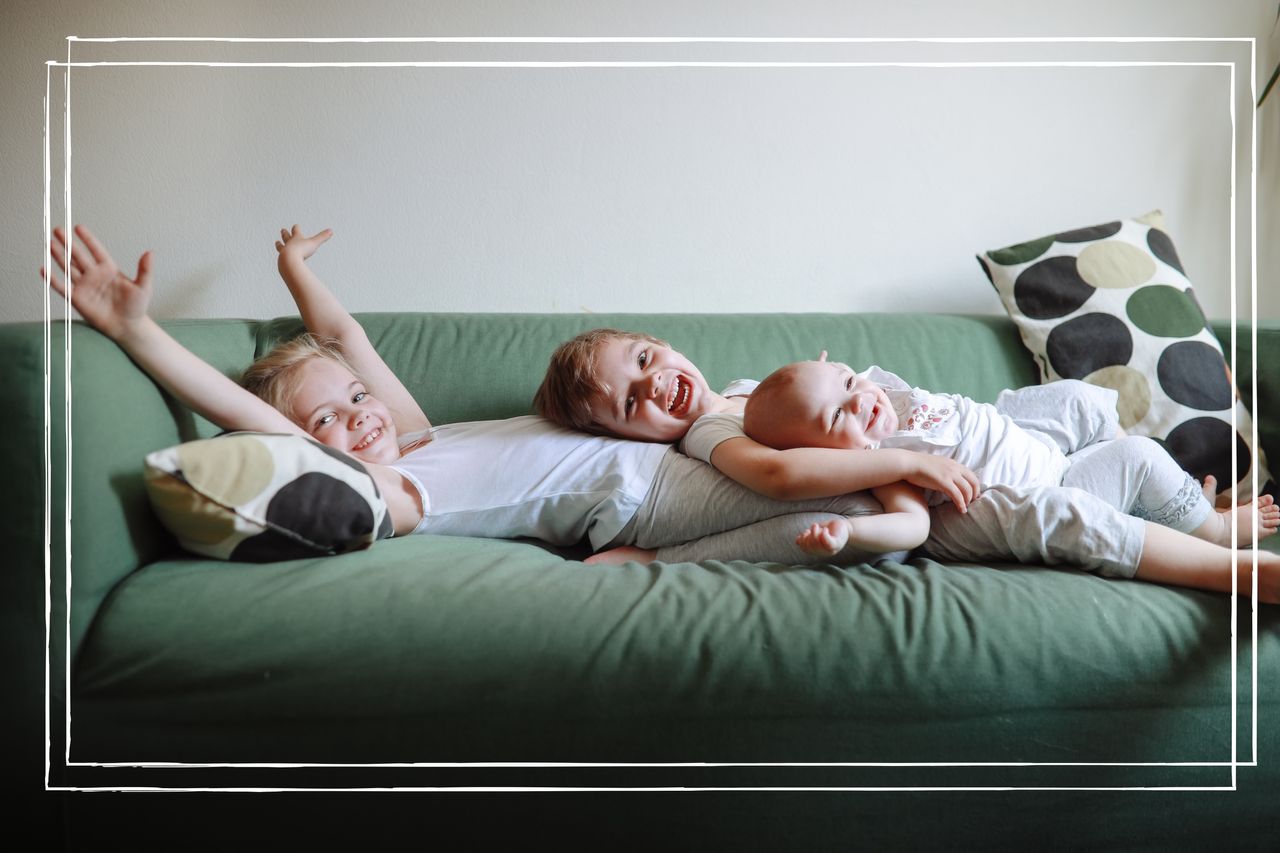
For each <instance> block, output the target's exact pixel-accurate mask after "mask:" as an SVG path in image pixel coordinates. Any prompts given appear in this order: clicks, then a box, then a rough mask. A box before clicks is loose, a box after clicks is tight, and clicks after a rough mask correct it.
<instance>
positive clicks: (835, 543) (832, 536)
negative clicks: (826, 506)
mask: <svg viewBox="0 0 1280 853" xmlns="http://www.w3.org/2000/svg"><path fill="white" fill-rule="evenodd" d="M849 533H850V528H849V520H848V519H847V518H833V519H831V520H830V521H827V522H824V523H821V524H819V523H818V522H814V523H813V524H811V525H809V527H808V529H806V530H805V531H804V532H803V533H801V534H800V535H799V536H797V537H796V544H797V545H799V546H800V550H802V551H804V552H805V553H806V554H812V555H814V556H815V557H830V556H832V555H834V554H839V553H840V552H841V551H843V550H844V546H845V545H848V544H849Z"/></svg>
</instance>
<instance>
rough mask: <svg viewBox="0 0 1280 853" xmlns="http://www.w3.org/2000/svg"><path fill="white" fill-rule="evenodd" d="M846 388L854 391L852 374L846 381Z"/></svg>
mask: <svg viewBox="0 0 1280 853" xmlns="http://www.w3.org/2000/svg"><path fill="white" fill-rule="evenodd" d="M844 390H846V391H852V390H853V376H852V375H851V376H850V377H849V378H848V379H846V380H845V381H844Z"/></svg>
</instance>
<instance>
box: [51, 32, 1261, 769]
mask: <svg viewBox="0 0 1280 853" xmlns="http://www.w3.org/2000/svg"><path fill="white" fill-rule="evenodd" d="M75 42H84V43H91V42H93V43H158V42H170V43H171V42H199V43H218V42H224V43H242V44H243V43H259V44H283V43H320V44H375V43H436V44H446V43H447V44H561V45H564V44H808V45H814V44H908V43H910V44H1035V43H1042V44H1085V43H1120V44H1152V43H1162V44H1168V43H1235V44H1243V43H1248V44H1249V46H1250V51H1249V62H1250V67H1249V87H1250V103H1252V102H1253V99H1254V97H1255V96H1256V94H1257V92H1256V85H1257V80H1256V75H1257V71H1256V65H1257V56H1256V54H1257V40H1256V39H1255V38H1252V37H1229V38H1217V37H1182V38H1176V37H1157V36H1094V37H1047V36H1046V37H1037V38H1013V37H989V38H979V37H973V38H968V37H920V38H873V37H867V38H857V37H849V38H843V37H821V38H769V37H762V38H737V37H670V38H668V37H621V36H619V37H612V36H601V37H531V36H508V37H471V36H438V37H421V38H419V37H385V38H342V37H335V38H249V37H229V38H206V37H130V36H125V37H103V38H80V37H77V36H68V37H67V59H66V61H65V62H60V61H56V60H50V61H48V62H47V63H46V77H45V96H44V135H43V141H44V152H43V154H44V157H43V162H44V223H43V230H42V234H43V235H44V237H43V238H42V245H41V255H42V256H43V254H44V252H45V250H46V249H45V244H44V243H43V240H44V239H47V238H48V235H49V233H50V230H51V225H52V215H51V175H52V170H51V159H50V158H51V154H50V91H51V79H52V74H53V69H54V68H62V69H64V78H65V84H64V93H63V94H64V115H63V134H64V135H63V156H64V163H63V179H64V180H63V190H64V202H63V203H64V216H65V225H64V227H65V229H66V232H67V233H68V234H70V233H71V221H72V217H71V69H72V68H94V67H108V66H149V67H193V66H203V67H241V68H243V67H263V68H266V67H288V68H352V67H375V68H378V67H423V68H573V67H587V68H706V67H718V68H871V67H893V68H973V67H985V68H1019V67H1022V68H1026V67H1031V68H1035V67H1043V68H1048V67H1055V68H1057V67H1141V66H1200V67H1223V68H1230V69H1231V73H1230V74H1229V87H1228V97H1229V99H1230V101H1229V104H1230V117H1231V170H1230V173H1231V187H1230V237H1229V240H1230V261H1229V263H1230V279H1229V281H1230V285H1229V286H1230V288H1231V293H1230V324H1231V346H1230V350H1231V352H1230V359H1229V366H1230V368H1231V371H1232V375H1234V374H1235V367H1236V352H1237V349H1238V346H1237V337H1236V336H1237V317H1238V309H1237V265H1238V263H1237V261H1238V259H1237V254H1236V253H1237V230H1236V229H1237V221H1236V220H1237V215H1236V214H1237V207H1238V204H1237V199H1236V185H1237V183H1238V175H1237V147H1238V141H1237V120H1236V100H1237V95H1236V74H1237V66H1238V62H1237V61H1235V60H1231V61H1173V60H1159V61H1141V60H1124V61H1120V60H1091V61H1067V60H1061V61H1052V60H1049V61H945V62H924V61H907V62H903V61H863V62H829V61H828V62H792V61H756V62H751V61H616V60H588V61H545V60H543V61H416V62H415V61H404V62H234V61H221V62H184V61H91V62H73V61H72V56H71V48H72V44H73V43H75ZM1250 129H1251V137H1252V138H1251V156H1250V172H1249V175H1250V242H1249V245H1250V253H1251V258H1250V306H1251V308H1250V314H1249V317H1250V340H1251V347H1250V352H1251V353H1252V360H1251V361H1252V363H1251V367H1252V376H1251V381H1252V386H1251V388H1252V390H1251V399H1253V400H1254V401H1255V411H1256V401H1257V394H1258V365H1257V298H1258V281H1257V279H1258V241H1257V203H1258V202H1257V197H1258V191H1257V159H1258V130H1257V119H1256V115H1255V116H1254V117H1253V118H1252V119H1251V121H1250ZM67 251H68V252H69V243H68V249H67ZM46 266H47V264H46ZM43 298H44V363H45V375H44V454H45V456H44V461H45V495H44V508H45V524H44V557H45V566H44V569H45V585H44V589H45V647H44V648H45V661H44V663H45V696H44V699H45V714H44V719H45V756H44V759H45V776H44V784H45V790H47V791H86V792H90V791H228V792H235V791H354V790H381V789H368V788H364V789H361V788H348V787H334V788H325V787H274V786H272V787H200V786H167V785H159V786H145V785H112V786H87V785H85V786H74V785H64V786H52V785H50V783H49V778H50V773H51V763H50V748H51V746H52V739H51V737H52V733H51V731H50V724H49V719H50V717H49V703H50V666H49V663H50V654H51V652H52V646H51V640H52V633H51V631H52V583H53V579H52V550H51V549H52V539H51V535H50V534H51V519H52V513H51V508H52V476H53V475H52V458H53V457H52V443H51V430H52V421H51V397H50V374H49V367H50V365H51V363H52V361H51V339H52V333H51V329H52V319H51V318H52V309H51V299H50V288H49V284H48V273H46V278H45V286H44V294H43ZM72 313H73V312H72V311H71V310H70V309H69V308H68V309H67V310H65V311H64V316H63V328H64V335H63V340H64V346H65V358H64V377H63V381H64V382H65V388H66V393H65V411H64V413H63V416H64V425H65V431H66V446H65V450H64V452H65V459H66V471H65V484H64V501H65V507H64V523H65V531H64V533H65V554H64V560H65V564H64V572H65V576H66V577H65V588H64V590H63V594H64V597H65V601H64V604H65V608H66V614H65V623H64V625H63V631H64V637H63V645H64V652H65V658H64V661H63V665H64V679H65V681H64V697H65V703H66V714H65V731H64V736H65V746H64V752H63V760H64V766H65V767H67V768H73V767H103V768H141V769H147V768H156V769H165V768H168V769H178V768H191V769H201V768H272V769H282V768H304V767H311V768H326V767H334V768H336V767H342V768H365V769H368V768H467V769H477V768H507V769H512V768H599V767H610V768H641V767H660V768H722V767H734V768H741V767H819V768H841V767H892V768H904V767H983V768H986V767H992V768H995V767H1230V769H1231V781H1230V784H1229V785H1221V786H1172V785H1158V786H1016V785H1013V786H1007V785H1001V786H958V785H957V786H847V787H846V786H804V785H785V786H732V787H699V786H658V787H641V786H637V787H630V786H628V787H586V786H571V785H547V786H498V785H494V786H396V787H394V788H389V789H386V790H395V791H437V792H458V793H464V792H493V791H508V792H533V791H559V792H574V791H602V792H603V791H631V792H648V791H688V792H694V791H743V792H749V791H793V792H801V791H804V792H840V791H850V792H853V791H1010V790H1018V791H1234V790H1237V788H1238V782H1237V772H1238V771H1237V768H1239V767H1256V766H1257V765H1258V655H1257V648H1258V644H1257V639H1258V603H1257V593H1258V573H1257V556H1256V555H1257V530H1256V527H1255V529H1254V531H1253V540H1252V545H1253V573H1252V578H1253V585H1252V594H1251V601H1252V640H1253V644H1252V653H1251V661H1252V673H1251V677H1252V695H1251V701H1252V712H1251V722H1252V748H1253V757H1252V760H1250V761H1239V760H1238V744H1237V737H1238V733H1237V726H1238V709H1237V704H1238V703H1237V690H1238V637H1237V636H1236V625H1237V621H1238V607H1239V595H1238V589H1237V576H1236V573H1235V572H1232V578H1231V596H1230V600H1231V618H1230V630H1231V746H1230V748H1231V760H1230V761H1183V762H1034V761H1030V762H1012V761H1010V762H972V761H965V762H883V761H882V762H829V763H828V762H652V763H651V762H625V763H622V762H618V763H611V762H406V763H386V762H383V763H374V764H334V763H304V762H297V763H293V762H279V763H273V762H211V763H199V762H196V763H184V762H72V761H71V760H70V750H71V647H70V631H71V576H72V569H71V471H72V430H71V427H70V424H71V334H70V324H71V317H72ZM1231 425H1232V428H1233V430H1238V423H1237V417H1236V409H1235V408H1234V407H1233V408H1232V410H1231ZM1252 446H1253V447H1257V446H1258V418H1257V417H1256V416H1255V417H1254V418H1253V419H1252ZM1236 454H1237V444H1236V443H1235V442H1233V443H1232V445H1231V470H1236V464H1237V458H1236ZM1251 485H1252V493H1254V494H1256V493H1257V490H1258V486H1259V483H1258V469H1257V466H1256V465H1255V466H1252V479H1251ZM1236 488H1237V486H1236V484H1233V486H1232V496H1233V499H1234V497H1235V494H1236ZM1237 549H1238V542H1237V535H1236V531H1235V530H1233V531H1232V551H1233V552H1235V551H1236V550H1237Z"/></svg>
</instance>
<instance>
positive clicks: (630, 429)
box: [590, 338, 714, 441]
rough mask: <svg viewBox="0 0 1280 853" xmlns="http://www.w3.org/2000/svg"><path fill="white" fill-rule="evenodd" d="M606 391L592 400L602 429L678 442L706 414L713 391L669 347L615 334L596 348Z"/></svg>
mask: <svg viewBox="0 0 1280 853" xmlns="http://www.w3.org/2000/svg"><path fill="white" fill-rule="evenodd" d="M595 358H596V370H597V377H598V379H599V381H600V385H601V386H602V387H603V388H605V389H606V390H605V391H603V392H602V393H601V394H600V395H598V396H597V397H596V399H594V400H591V401H590V402H591V415H592V418H593V419H594V420H595V422H596V424H597V425H599V426H600V428H601V429H602V430H604V431H606V432H608V433H609V434H611V435H616V436H618V437H619V438H630V439H635V440H637V441H678V440H679V439H680V438H682V437H683V436H684V434H685V433H686V432H688V431H689V427H690V426H692V425H693V422H694V421H696V420H697V419H698V418H699V417H701V416H702V415H704V414H706V412H707V411H708V410H709V409H708V406H709V404H710V403H711V402H712V398H713V396H714V395H713V394H712V393H711V390H710V389H709V388H708V387H707V382H706V380H705V379H703V378H702V374H701V373H700V372H699V371H698V368H697V367H695V366H694V365H693V363H692V362H690V361H689V360H688V359H687V358H685V357H684V356H683V355H681V354H680V353H678V352H676V351H675V350H673V349H671V347H667V346H661V345H659V344H655V343H653V342H652V341H644V340H639V341H638V340H631V339H627V338H613V339H611V340H607V341H605V342H604V343H602V344H600V347H599V349H597V350H596V354H595Z"/></svg>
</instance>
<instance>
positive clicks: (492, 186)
mask: <svg viewBox="0 0 1280 853" xmlns="http://www.w3.org/2000/svg"><path fill="white" fill-rule="evenodd" d="M695 5H696V8H693V9H684V8H682V4H675V3H672V4H661V3H645V4H617V5H610V4H600V3H592V2H587V0H582V2H578V3H567V2H562V3H540V4H527V3H500V4H469V3H437V4H431V5H424V4H417V3H411V2H401V3H384V4H382V5H381V6H370V5H368V4H348V3H345V2H343V3H339V2H329V0H325V2H302V0H289V2H281V3H274V4H270V8H269V9H265V10H260V9H258V8H257V6H258V4H254V3H233V4H225V3H223V4H192V5H191V6H190V7H183V6H181V5H176V4H173V3H161V2H144V3H129V4H109V3H108V4H104V3H94V2H84V0H73V2H66V3H61V4H46V3H34V2H21V3H19V4H17V5H16V7H15V8H14V9H13V12H12V13H11V14H8V15H7V18H8V22H7V25H6V31H5V33H4V35H3V38H4V40H5V44H4V51H3V56H4V59H3V61H4V63H5V73H6V77H5V79H6V85H5V90H4V95H3V97H4V102H3V106H4V110H3V115H4V116H5V122H4V126H3V128H2V129H0V152H3V155H4V162H5V167H4V171H3V178H2V181H3V183H2V184H0V187H2V188H3V190H4V197H5V198H6V199H7V200H9V202H10V203H9V204H7V205H6V206H5V207H4V210H3V211H0V218H2V219H3V227H2V228H0V233H3V234H4V243H3V254H2V255H0V266H2V269H0V272H2V273H3V278H2V279H0V280H2V281H3V282H4V285H3V286H4V295H5V299H4V300H3V303H2V307H0V321H11V320H29V319H38V318H39V317H41V316H42V313H43V301H42V289H41V285H40V282H39V280H38V278H37V276H36V274H35V270H36V268H37V267H38V266H39V265H40V263H42V256H41V248H40V247H41V241H42V230H43V229H42V224H41V222H42V198H43V165H42V142H41V135H42V128H43V121H44V114H43V108H42V106H41V98H42V97H43V94H44V91H45V79H46V75H45V67H44V62H45V60H48V59H65V58H66V51H67V44H66V42H65V41H64V40H63V38H64V36H66V35H69V34H75V35H78V36H82V37H91V36H122V35H129V36H143V35H166V36H173V35H189V36H258V37H279V36H306V37H322V36H387V35H414V36H441V35H443V36H500V35H526V36H748V37H761V36H764V37H805V36H857V37H871V36H880V37H892V36H904V37H905V36H934V35H936V36H973V37H980V36H1007V37H1027V36H1090V35H1102V36H1115V35H1133V36H1203V37H1229V36H1245V37H1249V36H1256V37H1259V39H1260V53H1261V54H1262V55H1261V56H1260V57H1259V60H1258V65H1259V69H1258V74H1259V76H1260V77H1261V79H1262V80H1265V76H1266V72H1268V71H1269V69H1270V67H1271V66H1270V65H1269V64H1268V65H1267V66H1266V68H1265V69H1264V68H1262V67H1261V66H1262V64H1263V62H1265V61H1267V59H1266V51H1267V49H1268V44H1269V43H1268V41H1267V38H1268V36H1269V34H1270V33H1271V31H1272V23H1273V21H1274V19H1275V2H1274V0H1242V1H1241V2H1232V3H1226V4H1224V3H1219V2H1213V0H1200V1H1199V2H1192V0H1183V1H1182V2H1169V1H1168V0H1137V1H1136V2H1128V3H1123V4H1117V3H1114V2H1102V0H1087V2H1077V3H1073V4H1050V3H1025V4H1017V8H1016V9H1014V10H1012V11H1010V10H1009V9H1007V8H1006V6H1008V5H1010V4H1005V3H1001V2H992V1H990V0H989V2H979V3H966V4H957V3H920V2H917V3H893V4H890V3H855V2H846V3H823V2H814V1H813V0H801V2H798V3H788V4H777V5H776V6H775V5H765V4H755V5H752V4H746V5H744V4H739V3H717V4H695ZM1064 6H1069V8H1063V7H1064ZM215 7H216V8H215ZM473 7H474V8H473ZM315 9H323V10H325V14H324V15H317V14H316V13H315V11H314V10H315ZM370 9H374V10H375V11H372V12H371V11H370ZM1272 43H1274V39H1273V41H1272ZM1272 50H1274V48H1272ZM1249 56H1250V55H1249V47H1248V44H1247V43H1244V44H1223V43H1203V44H1195V43H1192V44H1187V43H1181V44H1149V43H1130V44H1084V45H1082V44H1033V45H1026V44H1009V45H1004V44H1000V45H963V44H962V45H955V44H918V43H911V44H890V45H874V44H873V45H813V44H807V45H769V44H757V45H723V44H712V45H706V44H682V45H432V44H426V45H423V44H416V45H415V44H401V45H357V46H350V45H345V46H344V45H329V46H315V45H258V44H253V45H226V44H182V45H165V44H161V45H156V44H124V45H120V44H114V45H102V44H93V43H84V42H78V43H75V44H74V45H73V55H72V58H73V59H74V60H76V61H88V60H104V61H137V60H146V59H170V60H189V61H234V62H246V61H259V60H265V61H281V60H287V61H340V60H341V61H402V60H423V61H426V60H430V61H435V60H463V61H472V60H504V59H505V60H573V61H584V60H628V59H634V60H671V61H687V60H710V61H727V60H735V61H774V62H848V61H914V62H940V61H955V62H972V61H978V60H996V61H1028V60H1033V61H1037V60H1050V61H1057V60H1089V61H1173V62H1234V63H1237V64H1239V65H1240V68H1241V69H1242V72H1243V73H1244V75H1245V76H1244V77H1243V78H1241V79H1242V80H1243V83H1244V88H1242V89H1240V90H1239V91H1238V92H1237V98H1236V102H1235V108H1236V113H1237V134H1238V138H1237V140H1236V148H1235V149H1234V151H1235V154H1236V160H1237V175H1236V181H1235V183H1234V184H1233V182H1232V173H1231V168H1232V153H1233V149H1232V136H1231V107H1232V102H1231V100H1230V97H1229V85H1230V80H1231V69H1230V68H1222V67H1212V66H1203V65H1200V66H1190V65H1181V66H1145V67H1122V68H1121V67H1088V68H1080V67H1072V68H1066V67H1051V68H1027V67H1023V68H974V67H965V68H919V67H916V68H903V67H858V68H850V67H840V68H831V67H825V68H726V67H717V68H687V67H682V68H662V69H656V68H618V67H614V68H582V67H578V68H508V69H499V68H483V69H482V68H451V69H443V68H358V69H334V68H328V69H316V68H305V69H304V68H246V67H238V68H211V67H198V68H173V67H165V68H157V67H95V68H76V69H75V70H74V71H73V72H72V82H71V140H72V142H71V208H72V215H73V217H74V219H75V220H76V221H80V222H85V223H87V224H89V225H90V226H91V227H93V228H94V229H96V230H97V231H98V232H99V234H100V235H101V236H102V237H103V238H104V240H105V241H106V242H107V244H108V245H109V246H110V247H112V249H113V251H114V252H115V254H116V255H117V258H118V259H119V260H121V261H122V264H125V263H126V259H127V261H128V262H131V261H132V260H133V259H134V258H136V256H137V254H138V253H140V252H141V250H142V249H144V248H150V249H153V250H154V251H155V253H156V271H157V293H156V297H155V301H154V313H155V314H156V315H157V316H161V317H190V316H195V317H216V316H241V317H243V316H257V317H268V316H274V315H278V314H285V313H291V312H292V306H291V303H290V302H289V299H288V295H287V293H286V292H285V291H284V289H283V287H282V286H280V285H279V284H278V283H277V281H276V276H275V271H274V260H273V258H274V250H273V248H272V245H271V244H272V241H273V239H274V236H275V232H276V230H277V229H278V228H279V226H281V225H286V224H291V223H292V222H295V221H297V222H301V223H302V224H303V226H304V228H307V229H315V230H318V229H319V228H321V227H325V226H331V227H333V228H334V230H335V231H336V232H337V237H336V238H335V240H334V241H332V242H331V243H330V244H329V245H327V246H325V247H324V248H323V249H322V250H321V255H320V256H319V257H318V258H317V259H316V261H315V266H316V269H317V270H318V271H319V272H320V273H321V275H322V276H323V277H324V278H325V279H326V280H327V281H328V282H329V283H330V285H331V287H332V288H333V289H334V290H335V292H337V293H338V294H339V296H340V297H341V298H342V300H343V301H344V303H345V304H346V305H347V306H348V307H349V308H350V309H352V310H354V311H374V310H386V311H393V310H434V311H534V312H540V311H594V312H605V311H661V312H675V311H694V312H700V311H718V310H727V309H733V310H743V311H900V310H902V311H905V310H921V309H925V310H932V311H958V312H980V313H999V312H1000V311H1001V309H1000V305H999V302H998V301H997V300H996V298H995V296H994V293H993V291H992V290H991V287H990V285H989V284H988V283H987V281H986V279H985V277H984V276H983V275H982V273H981V271H980V270H979V267H978V265H977V263H976V262H975V261H974V259H973V255H974V253H975V252H976V251H979V250H982V249H986V248H994V247H998V246H1002V245H1005V244H1007V243H1011V242H1015V241H1018V240H1021V239H1027V238H1031V237H1037V236H1040V235H1042V234H1045V233H1048V232H1052V231H1056V230H1063V229H1067V228H1072V227H1077V226H1084V225H1091V224H1095V223H1097V222H1100V221H1105V220H1108V219H1113V218H1117V217H1120V216H1129V215H1140V214H1142V213H1145V212H1147V211H1148V210H1150V209H1152V208H1156V207H1159V208H1161V209H1163V210H1164V211H1165V213H1166V218H1167V220H1168V222H1169V225H1170V228H1171V231H1172V233H1173V237H1174V239H1175V241H1176V243H1177V245H1178V248H1179V251H1180V253H1181V255H1182V260H1183V263H1184V266H1185V267H1186V268H1187V271H1188V274H1189V275H1190V277H1191V279H1192V281H1193V282H1195V283H1196V285H1197V292H1198V294H1199V296H1200V300H1201V302H1202V304H1203V305H1204V306H1205V309H1206V311H1207V312H1208V313H1209V314H1210V315H1211V316H1215V317H1225V316H1227V315H1228V312H1229V310H1230V286H1229V284H1230V281H1231V270H1232V263H1231V241H1230V234H1231V231H1230V227H1231V215H1232V210H1233V199H1232V188H1233V186H1234V188H1235V191H1236V198H1235V202H1234V209H1235V210H1236V215H1237V217H1238V218H1239V225H1238V228H1239V234H1238V241H1237V249H1238V255H1237V266H1236V271H1237V275H1238V277H1239V282H1238V288H1239V289H1238V292H1239V293H1240V294H1241V297H1242V302H1241V306H1240V310H1241V313H1242V315H1243V314H1244V313H1245V312H1247V309H1248V301H1247V295H1248V292H1249V291H1248V283H1249V274H1250V263H1249V253H1248V237H1249V233H1248V225H1249V217H1250V215H1251V211H1250V203H1249V202H1250V197H1249V193H1250V182H1249V174H1248V169H1249V160H1250V157H1251V150H1250V146H1249V133H1250V131H1251V125H1250V123H1249V122H1250V121H1251V119H1252V118H1253V113H1252V109H1251V105H1250V103H1249V92H1248V91H1247V83H1248V80H1247V70H1248V62H1249ZM1271 61H1272V62H1274V59H1272V60H1271ZM1260 82H1261V81H1260ZM52 100H53V103H52V112H53V120H52V124H53V128H54V136H55V139H54V142H53V159H54V164H53V166H54V186H53V191H54V199H53V201H52V206H53V211H54V217H55V221H56V222H60V221H61V218H62V215H63V214H62V170H61V167H62V163H63V151H62V147H61V138H60V137H61V133H62V127H61V112H62V100H63V87H62V77H61V72H60V71H58V72H57V73H55V75H54V78H53V82H52ZM1275 100H1276V101H1277V102H1280V96H1277V97H1276V98H1275ZM1277 115H1280V103H1272V104H1269V105H1268V107H1267V110H1266V111H1264V112H1263V114H1262V116H1261V117H1262V129H1263V134H1262V140H1261V141H1262V148H1261V150H1260V152H1259V153H1260V158H1261V162H1262V169H1261V171H1260V175H1259V181H1258V186H1259V190H1260V192H1261V196H1260V199H1259V216H1258V228H1259V240H1260V243H1261V244H1262V251H1261V253H1260V256H1259V298H1260V310H1259V316H1261V317H1263V318H1269V319H1273V320H1274V319H1280V276H1278V275H1277V272H1276V270H1277V264H1278V263H1280V249H1278V248H1277V247H1276V246H1273V245H1271V244H1272V243H1277V242H1280V241H1274V240H1271V241H1268V235H1273V234H1275V233H1276V227H1277V216H1280V203H1278V200H1280V121H1278V120H1277ZM55 316H57V315H56V314H55Z"/></svg>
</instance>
